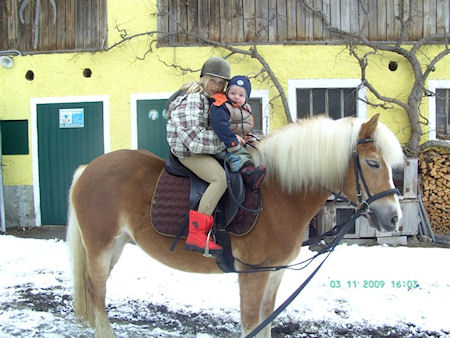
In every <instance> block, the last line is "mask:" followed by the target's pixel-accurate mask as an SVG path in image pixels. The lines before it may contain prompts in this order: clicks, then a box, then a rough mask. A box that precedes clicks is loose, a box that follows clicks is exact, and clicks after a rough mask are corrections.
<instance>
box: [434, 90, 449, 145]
mask: <svg viewBox="0 0 450 338" xmlns="http://www.w3.org/2000/svg"><path fill="white" fill-rule="evenodd" d="M449 97H450V89H437V90H436V137H437V138H440V139H446V140H450V121H449V120H450V119H449V117H450V114H449V111H450V101H449Z"/></svg>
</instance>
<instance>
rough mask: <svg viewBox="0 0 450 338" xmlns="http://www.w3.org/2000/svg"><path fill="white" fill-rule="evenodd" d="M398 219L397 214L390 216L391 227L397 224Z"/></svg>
mask: <svg viewBox="0 0 450 338" xmlns="http://www.w3.org/2000/svg"><path fill="white" fill-rule="evenodd" d="M398 221H399V217H398V215H394V216H392V218H391V226H392V227H393V228H395V227H396V226H397V224H398Z"/></svg>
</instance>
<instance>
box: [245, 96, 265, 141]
mask: <svg viewBox="0 0 450 338" xmlns="http://www.w3.org/2000/svg"><path fill="white" fill-rule="evenodd" d="M248 103H249V104H250V107H251V108H252V115H253V121H254V123H255V127H254V128H253V134H255V135H256V136H258V135H262V134H266V133H268V132H269V93H268V91H267V90H253V91H252V93H251V95H250V99H249V100H248Z"/></svg>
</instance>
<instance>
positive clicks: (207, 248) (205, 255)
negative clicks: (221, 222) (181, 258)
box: [203, 230, 223, 258]
mask: <svg viewBox="0 0 450 338" xmlns="http://www.w3.org/2000/svg"><path fill="white" fill-rule="evenodd" d="M210 238H211V230H209V231H208V236H206V245H205V251H204V252H203V257H208V258H209V257H215V256H217V255H219V254H221V253H222V251H223V250H212V252H213V253H214V255H212V254H210V253H209V239H210Z"/></svg>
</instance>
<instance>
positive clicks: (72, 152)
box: [36, 102, 104, 225]
mask: <svg viewBox="0 0 450 338" xmlns="http://www.w3.org/2000/svg"><path fill="white" fill-rule="evenodd" d="M36 111H37V134H38V153H39V188H40V209H41V210H40V211H41V223H42V224H43V225H55V224H66V217H67V206H68V204H67V198H68V192H69V188H70V184H71V182H72V175H73V173H74V171H75V169H76V168H77V167H78V166H79V165H81V164H87V163H89V162H90V161H91V160H93V159H94V158H95V157H98V156H99V155H101V154H103V153H104V141H103V140H104V137H103V102H73V103H51V104H38V105H37V109H36Z"/></svg>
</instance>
